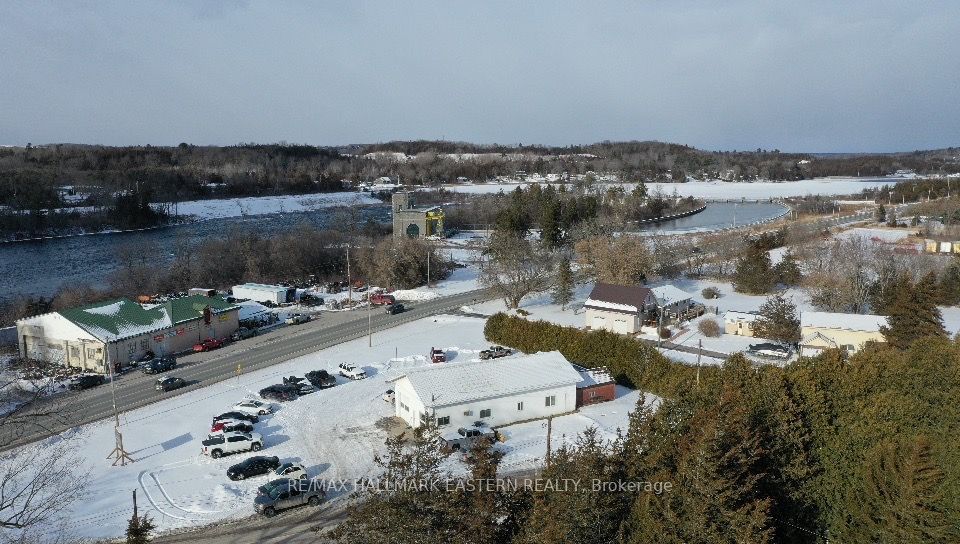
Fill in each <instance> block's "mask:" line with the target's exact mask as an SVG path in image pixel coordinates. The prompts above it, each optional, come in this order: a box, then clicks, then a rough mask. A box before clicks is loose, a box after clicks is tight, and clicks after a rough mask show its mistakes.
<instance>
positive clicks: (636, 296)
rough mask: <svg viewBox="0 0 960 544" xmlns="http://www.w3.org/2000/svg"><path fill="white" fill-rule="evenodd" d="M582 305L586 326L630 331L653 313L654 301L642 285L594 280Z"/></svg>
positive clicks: (625, 332) (626, 332)
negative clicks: (595, 281)
mask: <svg viewBox="0 0 960 544" xmlns="http://www.w3.org/2000/svg"><path fill="white" fill-rule="evenodd" d="M583 307H584V309H585V310H586V326H587V327H588V328H590V329H601V330H607V331H610V332H616V333H620V334H634V333H637V332H640V327H641V326H643V323H644V321H646V320H647V319H651V318H652V316H653V315H655V314H656V309H657V300H656V298H655V297H654V296H653V291H651V290H650V289H648V288H646V287H641V286H639V285H612V284H609V283H598V284H596V285H595V286H594V287H593V291H590V297H589V298H587V301H586V302H584V304H583Z"/></svg>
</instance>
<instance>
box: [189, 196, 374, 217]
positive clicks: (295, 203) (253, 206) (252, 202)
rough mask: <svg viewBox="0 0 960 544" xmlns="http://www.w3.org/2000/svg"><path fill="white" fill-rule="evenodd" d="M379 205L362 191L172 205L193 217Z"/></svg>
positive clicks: (256, 197)
mask: <svg viewBox="0 0 960 544" xmlns="http://www.w3.org/2000/svg"><path fill="white" fill-rule="evenodd" d="M363 204H382V202H381V201H379V200H377V199H375V198H373V197H371V196H370V195H367V194H363V193H352V192H340V193H317V194H309V195H284V196H253V197H242V198H223V199H211V200H189V201H187V202H180V203H178V204H176V205H175V207H174V205H173V204H170V206H171V208H173V209H175V210H176V211H177V213H179V214H180V215H192V216H194V217H196V218H197V219H218V218H222V217H241V216H245V215H266V214H272V213H289V212H307V211H313V210H320V209H323V208H331V207H334V206H357V205H363Z"/></svg>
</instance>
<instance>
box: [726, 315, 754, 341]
mask: <svg viewBox="0 0 960 544" xmlns="http://www.w3.org/2000/svg"><path fill="white" fill-rule="evenodd" d="M756 318H757V314H755V313H752V312H733V311H731V312H727V313H725V314H723V332H724V333H726V334H733V335H736V336H750V337H752V336H753V321H754V320H755V319H756Z"/></svg>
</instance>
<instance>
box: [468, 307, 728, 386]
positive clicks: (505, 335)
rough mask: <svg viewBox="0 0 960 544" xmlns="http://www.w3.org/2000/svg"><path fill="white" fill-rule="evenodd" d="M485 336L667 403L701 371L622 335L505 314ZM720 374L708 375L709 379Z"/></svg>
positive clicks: (498, 316)
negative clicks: (557, 357)
mask: <svg viewBox="0 0 960 544" xmlns="http://www.w3.org/2000/svg"><path fill="white" fill-rule="evenodd" d="M483 332H484V335H485V336H486V337H487V339H488V340H489V341H491V342H494V343H497V344H502V345H505V346H510V347H512V348H516V349H519V350H520V351H523V352H526V353H535V352H537V351H559V352H560V353H562V354H563V355H564V357H566V358H567V359H569V360H570V362H572V363H575V364H578V365H580V366H584V367H587V368H594V367H598V366H605V367H607V368H608V369H609V370H610V372H611V373H612V374H613V375H614V377H615V378H616V380H617V381H618V382H619V383H621V384H624V385H628V386H631V387H633V388H635V389H640V390H642V391H647V392H650V393H653V394H655V395H659V396H661V397H676V396H677V394H678V393H679V392H680V391H682V390H684V389H686V388H688V387H689V386H690V384H692V383H693V381H694V380H695V379H696V368H694V367H691V366H688V365H684V364H681V363H676V362H673V361H670V360H668V359H667V358H666V357H664V356H663V355H661V354H660V352H658V351H657V350H656V349H655V348H654V347H653V346H650V345H649V344H645V343H643V342H641V341H639V340H637V339H635V338H632V337H630V336H625V335H622V334H616V333H612V332H608V331H602V330H597V331H584V330H580V329H575V328H573V327H562V326H560V325H556V324H553V323H549V322H546V321H530V320H528V319H522V318H519V317H515V316H510V315H507V314H504V313H498V314H495V315H493V316H491V317H490V318H489V319H488V320H487V324H486V326H485V327H484V329H483ZM715 371H716V369H715V368H712V367H708V368H705V369H704V372H705V373H708V374H712V373H714V372H715Z"/></svg>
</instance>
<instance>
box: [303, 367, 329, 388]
mask: <svg viewBox="0 0 960 544" xmlns="http://www.w3.org/2000/svg"><path fill="white" fill-rule="evenodd" d="M304 377H305V378H307V381H308V382H310V383H311V384H313V386H314V387H316V388H317V389H326V388H327V387H333V386H335V385H337V378H336V377H335V376H331V375H330V373H329V372H327V371H326V370H311V371H310V372H307V374H306V375H305V376H304Z"/></svg>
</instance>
